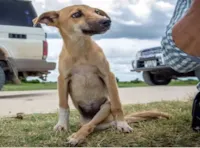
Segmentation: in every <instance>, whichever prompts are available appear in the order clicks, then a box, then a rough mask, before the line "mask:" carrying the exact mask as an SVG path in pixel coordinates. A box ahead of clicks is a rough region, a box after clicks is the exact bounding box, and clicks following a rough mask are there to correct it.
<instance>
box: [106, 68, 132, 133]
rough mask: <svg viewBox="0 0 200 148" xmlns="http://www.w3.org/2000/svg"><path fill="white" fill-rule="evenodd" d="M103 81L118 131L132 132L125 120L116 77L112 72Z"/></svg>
mask: <svg viewBox="0 0 200 148" xmlns="http://www.w3.org/2000/svg"><path fill="white" fill-rule="evenodd" d="M103 79H104V81H105V83H106V86H107V89H108V93H109V98H110V103H111V113H112V115H113V117H114V120H115V121H116V127H117V129H118V130H119V131H123V132H131V131H132V128H131V127H130V126H129V125H128V124H127V122H126V121H125V119H124V113H123V110H122V105H121V102H120V99H119V93H118V89H117V82H116V78H115V75H114V74H113V73H112V72H108V73H107V74H106V75H104V76H103Z"/></svg>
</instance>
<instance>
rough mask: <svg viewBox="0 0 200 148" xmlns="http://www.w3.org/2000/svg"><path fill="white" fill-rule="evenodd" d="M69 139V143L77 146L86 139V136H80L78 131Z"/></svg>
mask: <svg viewBox="0 0 200 148" xmlns="http://www.w3.org/2000/svg"><path fill="white" fill-rule="evenodd" d="M67 140H68V142H67V143H68V144H69V145H71V146H76V145H79V144H81V143H82V142H83V141H84V140H85V138H84V137H83V136H80V135H79V136H78V134H77V133H74V134H72V135H71V136H70V137H68V138H67Z"/></svg>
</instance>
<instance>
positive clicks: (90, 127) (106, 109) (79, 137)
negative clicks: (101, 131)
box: [68, 101, 111, 146]
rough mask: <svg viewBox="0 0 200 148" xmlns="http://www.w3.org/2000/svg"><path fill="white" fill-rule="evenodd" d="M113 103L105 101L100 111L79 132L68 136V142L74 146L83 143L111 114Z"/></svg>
mask: <svg viewBox="0 0 200 148" xmlns="http://www.w3.org/2000/svg"><path fill="white" fill-rule="evenodd" d="M110 110H111V105H110V102H108V101H107V102H106V103H104V104H103V105H102V106H101V108H100V110H99V112H98V113H97V114H96V115H95V116H94V117H93V119H92V120H91V121H89V122H88V123H86V124H84V125H83V126H82V127H81V128H80V129H79V130H78V132H76V133H74V134H72V135H71V136H70V137H69V138H68V140H69V141H68V143H69V144H71V145H72V146H75V145H77V144H80V143H82V142H83V141H84V140H85V138H86V137H87V136H88V135H89V134H90V133H92V132H93V131H94V129H95V127H96V126H97V125H98V124H100V123H101V122H103V121H104V120H105V119H106V118H107V117H108V116H109V115H110Z"/></svg>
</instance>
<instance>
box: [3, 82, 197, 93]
mask: <svg viewBox="0 0 200 148" xmlns="http://www.w3.org/2000/svg"><path fill="white" fill-rule="evenodd" d="M197 83H198V81H196V80H192V81H191V80H189V81H172V82H171V83H170V84H169V86H188V85H196V84H197ZM118 86H119V88H123V87H147V86H148V85H147V84H145V83H144V82H140V83H132V82H119V83H118ZM50 89H57V83H50V82H47V83H22V84H20V85H15V84H6V85H5V86H4V88H3V91H26V90H50Z"/></svg>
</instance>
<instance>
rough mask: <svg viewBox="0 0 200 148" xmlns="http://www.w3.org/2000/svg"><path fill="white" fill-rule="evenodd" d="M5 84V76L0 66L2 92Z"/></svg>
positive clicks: (0, 87)
mask: <svg viewBox="0 0 200 148" xmlns="http://www.w3.org/2000/svg"><path fill="white" fill-rule="evenodd" d="M5 82H6V76H5V73H4V70H3V68H2V67H1V65H0V90H2V88H3V86H4V84H5Z"/></svg>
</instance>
